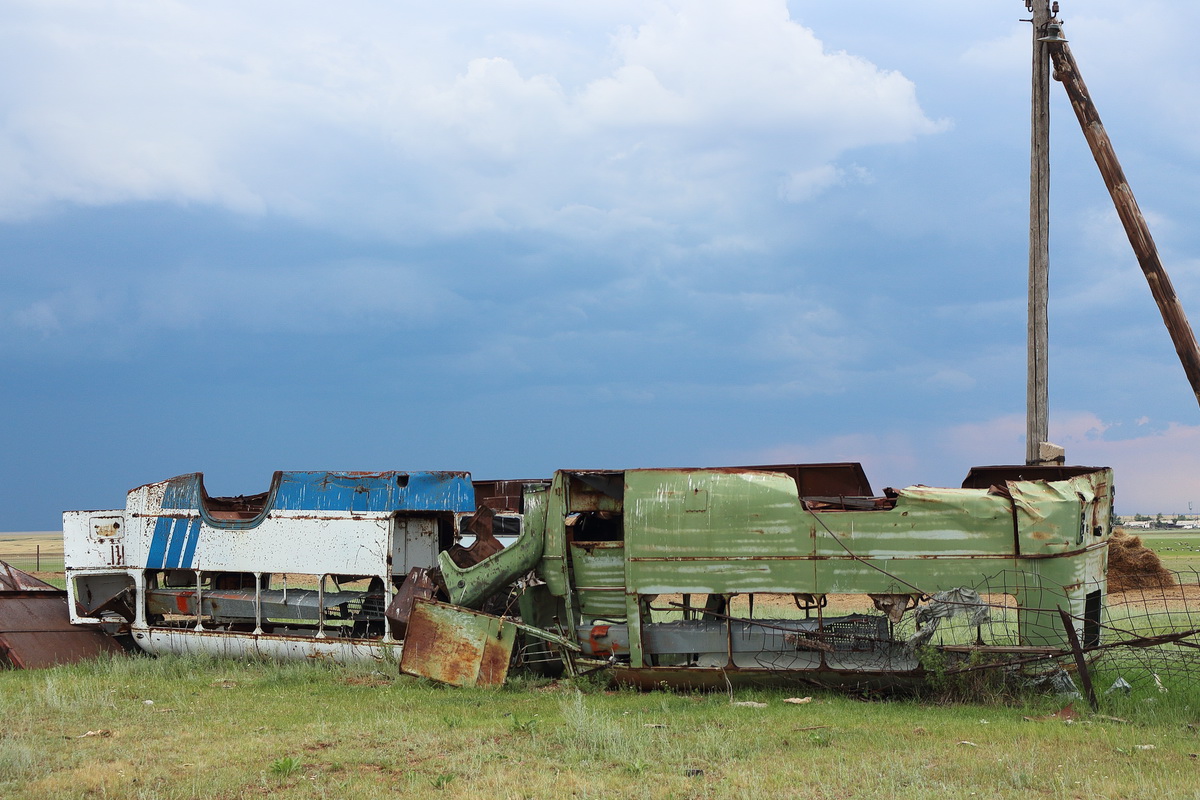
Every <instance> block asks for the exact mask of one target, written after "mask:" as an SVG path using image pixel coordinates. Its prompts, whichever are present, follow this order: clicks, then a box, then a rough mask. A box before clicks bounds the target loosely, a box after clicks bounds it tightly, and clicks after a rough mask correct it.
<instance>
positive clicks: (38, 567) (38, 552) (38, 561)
mask: <svg viewBox="0 0 1200 800" xmlns="http://www.w3.org/2000/svg"><path fill="white" fill-rule="evenodd" d="M36 547H37V549H36V550H35V551H34V552H35V554H36V556H35V559H36V560H35V561H34V564H35V566H34V568H33V571H34V572H41V571H42V546H41V545H40V544H39V545H37V546H36Z"/></svg>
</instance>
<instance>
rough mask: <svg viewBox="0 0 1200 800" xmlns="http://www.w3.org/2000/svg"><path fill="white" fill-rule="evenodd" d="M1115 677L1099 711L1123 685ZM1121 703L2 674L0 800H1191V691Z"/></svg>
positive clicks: (325, 677) (170, 668) (137, 672)
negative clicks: (1065, 713) (1068, 705)
mask: <svg viewBox="0 0 1200 800" xmlns="http://www.w3.org/2000/svg"><path fill="white" fill-rule="evenodd" d="M9 536H12V534H0V551H5V550H7V549H8V548H9V546H10V545H9V544H8V543H7V542H6V541H5V539H6V538H7V537H9ZM1193 536H1194V537H1195V538H1194V539H1193V538H1192V537H1193ZM1143 539H1144V540H1146V542H1147V544H1148V545H1149V546H1151V547H1153V548H1155V549H1156V550H1157V551H1158V552H1159V553H1160V554H1161V555H1162V556H1163V557H1164V561H1165V563H1166V565H1167V567H1168V568H1170V569H1179V568H1181V567H1183V568H1190V566H1191V564H1192V563H1193V555H1192V552H1193V551H1189V550H1185V549H1183V547H1182V546H1181V545H1178V544H1172V543H1174V542H1181V543H1187V542H1189V541H1195V542H1197V544H1198V545H1200V535H1196V534H1189V535H1184V534H1180V533H1175V532H1172V533H1165V534H1150V535H1143ZM60 541H61V540H60ZM1177 548H1178V549H1177ZM43 552H45V550H43ZM1194 561H1195V563H1196V564H1200V553H1197V554H1196V556H1195V557H1194ZM1184 565H1186V566H1184ZM1115 666H1116V665H1110V670H1109V671H1110V672H1112V674H1107V673H1105V672H1103V671H1101V672H1100V673H1099V674H1098V675H1097V685H1098V687H1099V688H1100V689H1101V691H1103V689H1104V688H1105V687H1107V686H1108V685H1109V684H1110V683H1111V681H1112V680H1113V679H1114V677H1115V676H1116V675H1117V674H1122V675H1125V673H1126V672H1128V670H1130V669H1135V668H1136V666H1133V665H1127V666H1126V667H1125V668H1124V669H1114V668H1111V667H1115ZM1133 682H1134V683H1135V685H1136V686H1137V687H1138V689H1137V691H1135V693H1134V694H1133V695H1132V696H1130V697H1121V696H1117V695H1114V696H1107V697H1103V698H1102V702H1103V703H1104V707H1103V708H1102V709H1101V714H1102V715H1103V716H1093V715H1089V714H1087V713H1085V712H1083V711H1082V709H1083V708H1084V704H1082V703H1079V702H1077V705H1078V706H1079V708H1080V709H1081V713H1080V714H1079V716H1078V717H1077V718H1075V719H1069V718H1064V717H1062V716H1057V717H1056V716H1054V712H1056V711H1058V710H1059V709H1061V707H1062V705H1063V703H1064V701H1063V700H1061V699H1057V698H1054V697H1049V696H1045V695H1041V696H1036V697H1032V698H1029V699H1026V700H1025V701H1023V702H1022V704H1019V705H1012V704H1002V703H997V704H993V705H953V704H946V703H943V702H939V701H931V700H926V701H924V702H919V701H916V700H905V701H888V702H881V701H876V702H864V701H861V700H858V699H854V698H849V697H844V696H840V695H834V694H819V693H814V692H813V691H812V690H809V689H802V688H797V689H795V690H793V691H765V690H757V691H739V692H737V693H736V694H735V695H733V696H732V697H731V696H729V695H726V694H707V695H705V694H695V695H693V694H675V693H666V692H659V693H647V694H640V693H635V692H630V691H605V690H603V689H601V688H600V687H598V686H596V685H594V684H589V683H586V682H583V683H578V684H572V683H556V684H552V683H546V682H541V681H536V680H532V679H517V680H516V681H514V682H513V683H511V684H510V685H509V686H508V687H506V688H504V689H501V690H463V689H450V688H442V687H438V686H435V685H432V684H429V683H425V682H422V681H417V680H413V679H409V678H402V677H399V676H398V675H397V674H396V669H395V666H394V665H381V666H380V667H378V669H377V670H373V669H371V668H348V667H336V666H329V665H325V664H321V663H303V664H270V663H261V662H250V663H235V662H218V661H212V660H206V659H196V658H190V659H188V658H176V657H168V658H160V659H149V658H141V657H138V658H129V659H120V660H113V661H103V662H98V663H92V664H81V665H75V666H72V667H62V668H56V669H51V670H40V671H28V672H17V671H10V672H0V718H2V719H4V720H5V724H4V725H3V726H0V797H3V798H12V799H13V800H24V799H25V798H29V799H30V800H32V799H33V798H38V800H41V799H42V798H48V799H50V800H55V799H57V798H93V797H116V798H163V799H164V800H170V799H172V798H205V799H211V800H233V798H250V797H267V796H278V797H282V798H345V797H372V798H376V797H378V798H391V797H401V796H405V795H410V796H411V795H414V794H419V795H421V796H425V797H428V796H434V797H447V798H451V797H464V798H467V797H469V798H488V800H492V798H545V797H563V798H601V797H603V798H606V799H607V798H624V797H638V798H659V797H662V798H739V799H741V798H760V797H762V798H768V797H805V798H877V797H889V798H915V799H921V798H938V800H943V799H944V798H946V797H955V798H963V799H964V800H966V798H1012V797H1021V798H1088V800H1100V799H1103V798H1145V797H1171V798H1200V788H1198V786H1200V782H1198V781H1197V780H1196V773H1197V770H1198V768H1200V759H1198V757H1197V754H1198V753H1200V740H1198V738H1197V737H1198V733H1197V731H1198V730H1200V687H1195V686H1172V685H1170V681H1169V680H1168V681H1167V683H1168V685H1167V687H1166V688H1167V689H1168V690H1169V691H1168V692H1167V693H1165V694H1163V693H1159V692H1158V691H1157V689H1156V688H1154V685H1153V683H1152V682H1151V681H1137V680H1133ZM1147 686H1148V687H1150V688H1148V689H1147V688H1145V687H1147ZM808 695H813V699H812V701H811V702H808V703H803V704H789V703H785V702H783V701H784V700H785V699H786V698H789V697H801V698H803V697H806V696H808ZM747 701H750V702H753V703H762V704H765V707H758V706H751V705H736V703H741V702H747ZM1026 718H1031V719H1026ZM1113 718H1117V719H1119V720H1124V721H1117V719H1113Z"/></svg>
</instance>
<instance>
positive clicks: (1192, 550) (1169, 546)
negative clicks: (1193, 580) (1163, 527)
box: [1126, 529, 1200, 572]
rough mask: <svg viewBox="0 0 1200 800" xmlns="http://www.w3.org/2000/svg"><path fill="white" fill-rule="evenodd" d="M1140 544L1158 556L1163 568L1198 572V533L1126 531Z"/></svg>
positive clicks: (1181, 531)
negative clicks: (1138, 539) (1139, 541)
mask: <svg viewBox="0 0 1200 800" xmlns="http://www.w3.org/2000/svg"><path fill="white" fill-rule="evenodd" d="M1126 533H1128V534H1129V535H1131V536H1137V537H1138V538H1140V539H1141V540H1142V543H1143V544H1144V545H1146V547H1149V548H1150V549H1151V550H1153V551H1154V552H1155V553H1157V554H1158V557H1159V558H1161V559H1162V562H1163V566H1164V567H1166V568H1167V569H1173V570H1196V571H1197V572H1200V531H1195V530H1186V531H1185V530H1179V531H1153V532H1150V533H1141V532H1139V531H1137V530H1136V529H1132V530H1127V531H1126Z"/></svg>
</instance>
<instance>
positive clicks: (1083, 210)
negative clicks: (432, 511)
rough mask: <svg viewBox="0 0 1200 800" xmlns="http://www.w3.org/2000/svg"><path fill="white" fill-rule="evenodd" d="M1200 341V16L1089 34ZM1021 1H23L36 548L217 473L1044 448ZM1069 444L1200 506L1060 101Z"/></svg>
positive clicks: (1154, 350) (5, 393)
mask: <svg viewBox="0 0 1200 800" xmlns="http://www.w3.org/2000/svg"><path fill="white" fill-rule="evenodd" d="M1063 6H1064V8H1063V12H1062V16H1063V18H1064V20H1065V23H1066V33H1067V36H1068V37H1069V38H1070V39H1071V42H1072V48H1073V50H1074V53H1075V55H1076V58H1077V59H1078V61H1079V64H1080V68H1081V71H1082V73H1083V75H1084V77H1085V79H1086V80H1087V82H1088V84H1089V86H1090V88H1091V90H1092V93H1093V95H1094V97H1095V99H1096V102H1097V105H1098V106H1099V109H1100V112H1101V114H1102V116H1103V117H1104V120H1105V123H1106V124H1107V126H1108V129H1109V132H1110V134H1111V135H1112V137H1113V139H1114V141H1115V143H1116V148H1117V152H1118V154H1119V156H1120V158H1121V159H1122V161H1123V163H1124V166H1125V170H1126V173H1127V174H1128V176H1129V179H1130V182H1131V184H1132V185H1133V188H1134V191H1135V192H1136V193H1137V196H1138V199H1139V201H1140V203H1141V205H1142V208H1143V210H1144V211H1145V213H1146V215H1147V217H1148V219H1149V220H1150V223H1151V226H1152V228H1153V230H1154V234H1155V236H1156V238H1157V241H1158V245H1159V248H1160V251H1161V252H1162V255H1163V259H1164V262H1165V264H1166V265H1167V268H1168V270H1169V271H1170V273H1171V275H1172V277H1173V279H1174V281H1175V285H1176V288H1177V290H1178V292H1179V294H1180V297H1181V298H1182V300H1183V303H1184V306H1185V308H1186V309H1187V310H1188V311H1189V312H1190V313H1191V314H1192V316H1193V318H1198V321H1200V230H1198V229H1197V228H1196V227H1195V226H1194V225H1193V224H1191V223H1192V222H1193V221H1194V220H1195V219H1196V218H1197V217H1198V216H1200V192H1198V191H1197V190H1196V187H1197V185H1198V184H1200V133H1198V131H1200V102H1198V100H1200V97H1198V93H1200V92H1198V88H1197V87H1200V52H1198V50H1197V48H1196V47H1195V39H1196V35H1197V33H1198V32H1200V5H1197V4H1192V3H1186V4H1185V3H1178V2H1174V3H1171V2H1166V1H1165V0H1145V1H1144V2H1141V3H1137V4H1130V3H1129V2H1127V0H1122V1H1120V2H1118V0H1070V1H1069V2H1067V1H1066V0H1064V2H1063ZM1023 16H1026V14H1025V9H1024V4H1023V2H1021V0H986V2H971V3H959V4H956V5H953V6H952V7H947V6H946V5H945V4H931V3H911V2H910V3H902V2H896V0H860V2H857V3H854V4H850V5H847V4H844V3H830V2H827V0H822V1H821V2H818V1H817V0H790V2H785V1H784V0H736V1H735V0H661V1H659V2H644V0H643V1H640V2H632V0H604V1H602V2H595V3H563V2H550V0H488V2H472V0H463V2H459V3H454V4H447V5H445V6H438V7H436V8H434V7H431V6H430V5H429V4H409V3H390V2H382V1H379V2H374V1H371V0H363V1H362V2H354V3H337V4H331V3H325V2H315V1H309V2H306V1H305V0H288V1H287V2H283V1H282V0H276V1H274V2H273V1H271V0H261V1H260V2H255V3H243V2H222V1H221V0H206V1H205V2H198V0H197V1H195V2H164V1H163V0H123V1H121V2H116V1H115V0H114V1H111V2H97V1H96V0H9V2H6V3H4V4H3V6H2V7H0V369H2V370H3V371H2V373H0V374H3V376H4V379H3V388H2V389H0V411H2V412H3V414H4V418H5V425H4V431H5V436H4V440H3V442H2V443H0V454H2V455H0V469H2V474H0V530H41V529H53V528H56V527H58V525H59V523H60V518H59V513H60V512H61V511H62V510H64V509H72V508H97V507H114V506H121V505H123V503H124V493H125V492H126V491H127V490H128V489H129V488H131V487H133V486H136V485H139V484H141V483H145V482H149V481H153V480H160V479H163V478H166V477H169V476H171V475H176V474H180V473H184V472H192V471H202V472H204V473H205V474H206V479H207V483H208V487H209V490H210V491H211V492H213V493H221V494H243V493H244V494H249V493H253V492H257V491H262V490H264V489H265V488H266V487H267V484H268V482H269V480H270V474H271V472H272V471H273V470H276V469H360V470H375V469H414V470H416V469H463V470H469V471H471V472H472V473H474V474H475V475H476V476H477V477H481V478H499V477H537V476H545V475H548V474H549V473H551V472H552V471H553V470H554V469H556V468H566V467H584V468H591V467H596V468H600V467H639V466H709V465H720V464H744V463H776V462H791V461H833V460H857V461H862V462H863V463H864V464H865V466H866V468H867V472H868V476H869V477H870V478H871V480H872V483H873V484H874V486H875V488H876V490H880V489H882V487H884V486H888V485H895V486H902V485H908V484H912V483H925V484H931V485H933V484H942V485H957V484H958V483H959V482H960V481H961V480H962V477H963V475H964V474H965V473H966V470H967V469H968V468H969V467H970V466H971V465H973V464H993V463H1015V462H1020V461H1022V460H1023V458H1024V444H1023V437H1024V413H1025V288H1026V271H1027V247H1028V244H1027V220H1028V207H1027V202H1028V70H1029V66H1028V63H1029V55H1028V52H1029V38H1030V37H1029V26H1028V24H1026V23H1022V22H1021V21H1020V19H1021V18H1022V17H1023ZM1052 91H1053V92H1054V95H1053V102H1054V108H1053V112H1052V113H1053V118H1054V127H1053V136H1052V138H1053V141H1052V151H1053V159H1054V167H1053V169H1054V172H1053V178H1052V184H1053V192H1054V194H1053V211H1052V215H1053V216H1052V256H1051V258H1052V277H1051V311H1050V316H1051V320H1050V327H1051V364H1050V370H1051V387H1050V400H1051V439H1052V440H1054V441H1056V442H1057V443H1059V444H1062V445H1064V446H1065V447H1066V450H1067V457H1068V461H1069V462H1072V463H1085V464H1105V465H1111V466H1113V467H1115V468H1116V469H1117V470H1118V475H1117V491H1118V494H1117V498H1118V504H1117V505H1118V511H1120V512H1122V513H1133V512H1135V511H1147V512H1151V513H1153V512H1155V511H1164V512H1180V511H1184V512H1185V511H1187V510H1188V506H1189V503H1193V502H1194V503H1195V506H1196V509H1195V510H1197V511H1198V512H1200V411H1198V409H1197V405H1196V401H1195V399H1194V398H1193V397H1192V394H1191V391H1190V389H1189V387H1188V384H1187V382H1186V379H1185V378H1184V375H1183V371H1182V369H1181V367H1180V366H1179V363H1178V361H1177V359H1176V356H1175V353H1174V350H1173V348H1172V346H1171V342H1170V339H1169V338H1168V336H1167V334H1166V331H1165V329H1164V328H1163V325H1162V322H1161V320H1160V318H1159V315H1158V312H1157V309H1156V307H1155V306H1154V303H1153V300H1152V299H1151V297H1150V293H1149V290H1148V289H1147V287H1146V285H1145V280H1144V279H1143V277H1142V275H1141V272H1140V270H1139V269H1138V266H1137V263H1136V261H1135V260H1134V258H1133V256H1132V254H1131V251H1130V248H1129V245H1128V243H1127V242H1126V241H1125V239H1124V235H1123V233H1122V231H1121V229H1120V226H1119V224H1118V223H1117V221H1116V216H1115V214H1114V213H1113V211H1112V208H1111V205H1110V203H1109V200H1108V196H1107V194H1106V193H1105V191H1104V188H1103V184H1102V183H1101V181H1100V178H1099V176H1098V173H1097V171H1096V168H1095V165H1094V163H1093V162H1092V161H1091V159H1090V156H1089V154H1088V152H1087V150H1086V147H1085V145H1084V143H1083V139H1082V136H1081V135H1080V132H1079V130H1078V127H1077V126H1076V123H1075V120H1074V117H1073V116H1072V115H1071V112H1070V108H1069V106H1068V104H1067V103H1066V100H1065V96H1064V95H1063V93H1062V91H1061V88H1060V87H1058V86H1057V85H1055V86H1053V87H1052Z"/></svg>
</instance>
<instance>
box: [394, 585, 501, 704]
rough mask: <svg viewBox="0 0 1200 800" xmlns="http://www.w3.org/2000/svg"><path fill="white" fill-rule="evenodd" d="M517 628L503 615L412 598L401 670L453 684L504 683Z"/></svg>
mask: <svg viewBox="0 0 1200 800" xmlns="http://www.w3.org/2000/svg"><path fill="white" fill-rule="evenodd" d="M516 632H517V629H516V628H515V627H514V626H513V625H511V624H510V623H508V622H505V621H504V620H502V619H500V618H499V617H493V616H491V615H489V614H481V613H479V612H477V611H469V610H467V609H464V608H457V607H455V606H449V605H446V604H444V603H438V602H435V601H432V600H424V599H422V598H419V597H417V598H414V599H413V610H412V614H411V616H410V617H409V620H408V635H407V636H406V637H405V640H404V649H403V651H402V652H401V654H400V671H401V672H403V673H405V674H407V675H414V676H416V677H419V678H430V679H432V680H435V681H440V682H442V683H448V684H450V685H451V686H500V685H502V684H503V683H504V681H505V679H506V678H507V677H508V663H509V660H510V659H511V657H512V648H513V641H514V639H515V637H516Z"/></svg>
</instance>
